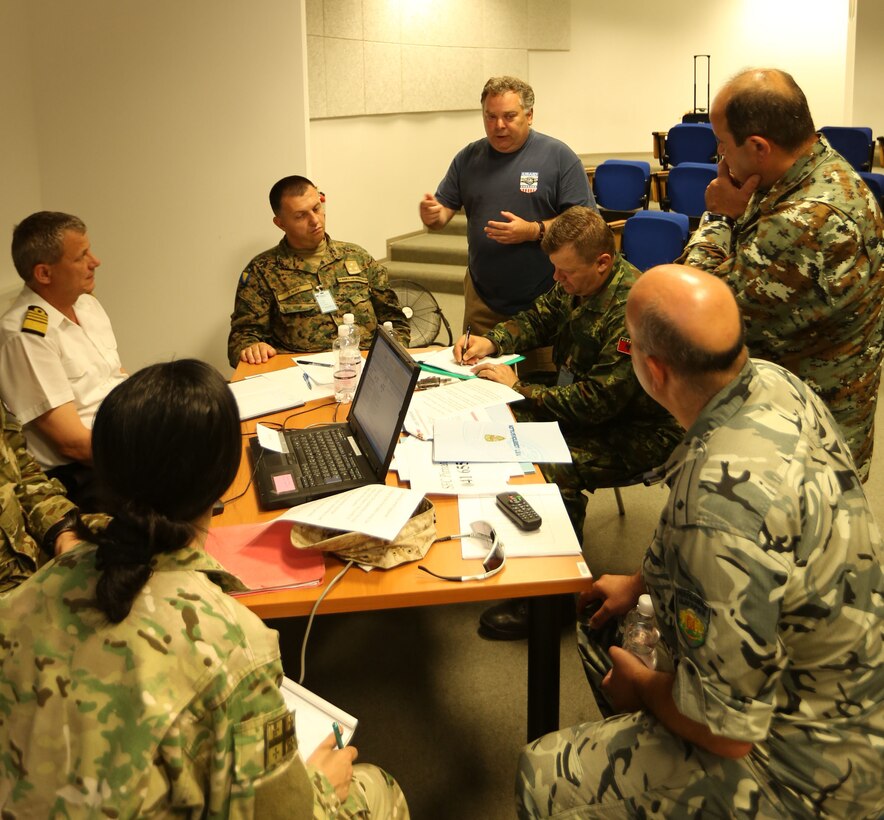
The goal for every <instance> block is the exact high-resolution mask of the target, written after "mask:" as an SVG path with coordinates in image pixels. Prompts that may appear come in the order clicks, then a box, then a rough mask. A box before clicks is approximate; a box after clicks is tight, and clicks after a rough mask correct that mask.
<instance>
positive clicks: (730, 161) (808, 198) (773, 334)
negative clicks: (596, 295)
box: [681, 69, 884, 481]
mask: <svg viewBox="0 0 884 820" xmlns="http://www.w3.org/2000/svg"><path fill="white" fill-rule="evenodd" d="M710 117H711V120H712V127H713V128H714V129H715V134H716V136H717V137H718V141H719V152H720V153H721V154H722V157H723V159H722V160H721V162H720V163H719V172H718V177H717V179H715V180H713V181H712V182H711V183H710V184H709V187H708V189H707V190H706V207H707V209H708V210H707V212H706V213H705V214H704V215H703V217H702V219H701V223H700V227H699V228H698V230H697V231H696V232H695V233H694V235H693V237H692V238H691V240H690V242H689V243H688V247H687V249H686V252H685V254H684V256H683V257H682V259H681V261H683V262H684V263H685V264H688V265H692V266H695V267H699V268H702V269H703V270H706V271H708V272H710V273H714V274H715V275H716V276H719V277H721V278H722V279H723V280H724V281H725V282H727V283H728V284H729V285H730V286H731V288H732V289H733V291H734V292H735V293H736V296H737V302H738V304H739V305H740V309H741V311H742V313H743V317H744V319H745V320H746V344H747V345H748V347H749V353H750V354H751V355H752V356H755V357H758V358H763V359H768V360H770V361H773V362H776V363H777V364H780V365H782V366H783V367H785V368H786V369H788V370H791V371H792V372H793V373H795V375H797V376H799V377H801V378H802V379H803V380H804V381H805V382H807V384H808V385H810V387H811V388H813V390H814V391H815V392H816V393H817V394H818V395H819V396H820V398H822V400H823V401H824V402H825V403H826V405H827V406H828V408H829V410H830V411H831V412H832V415H833V416H834V417H835V421H837V422H838V425H839V426H840V427H841V432H842V433H843V434H844V438H845V440H846V441H847V444H848V446H849V447H850V450H851V453H852V454H853V457H854V460H855V461H856V466H857V469H858V471H859V474H860V477H861V478H862V479H863V481H865V480H866V478H867V477H868V473H869V466H870V462H871V458H872V445H873V439H874V422H875V406H876V402H877V396H878V385H879V382H880V375H881V361H882V357H884V331H882V324H884V315H882V311H881V306H882V300H884V269H882V265H881V263H882V257H884V220H882V216H881V210H880V208H879V206H878V203H877V202H876V200H875V197H874V196H873V195H872V193H871V192H870V191H869V189H868V187H867V186H866V185H865V183H864V182H863V181H862V179H861V178H860V177H859V175H858V174H857V173H856V172H855V171H854V170H853V168H851V166H850V165H849V164H848V163H847V162H846V161H845V160H844V159H842V158H841V156H840V155H839V154H837V153H836V152H835V151H833V150H832V148H831V147H830V146H829V144H828V143H827V142H826V140H825V139H824V138H823V137H819V136H817V134H816V133H815V132H814V126H813V120H812V118H811V116H810V110H809V109H808V106H807V100H806V99H805V97H804V94H803V93H802V91H801V89H800V88H799V87H798V86H797V84H796V83H795V81H794V80H793V79H792V77H791V76H790V75H788V74H786V73H784V72H781V71H777V70H774V69H750V70H747V71H744V72H741V73H740V74H738V75H737V76H736V77H734V78H733V79H732V80H730V81H729V82H728V83H727V84H726V85H725V87H724V88H723V89H722V90H721V91H720V92H719V93H718V95H717V96H716V97H715V100H714V101H713V103H712V109H711V112H710Z"/></svg>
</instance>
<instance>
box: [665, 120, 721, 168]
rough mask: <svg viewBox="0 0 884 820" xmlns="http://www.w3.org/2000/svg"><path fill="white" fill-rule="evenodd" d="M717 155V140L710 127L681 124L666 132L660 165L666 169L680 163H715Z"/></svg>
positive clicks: (702, 124)
mask: <svg viewBox="0 0 884 820" xmlns="http://www.w3.org/2000/svg"><path fill="white" fill-rule="evenodd" d="M717 153H718V140H716V139H715V133H714V132H713V131H712V126H711V125H708V124H706V123H703V122H694V123H685V122H683V123H679V124H678V125H673V126H672V128H670V129H669V131H668V132H667V134H666V142H665V144H664V149H663V157H662V159H661V164H662V165H663V167H664V168H667V167H668V166H670V165H680V164H681V163H682V162H715V161H716V158H717Z"/></svg>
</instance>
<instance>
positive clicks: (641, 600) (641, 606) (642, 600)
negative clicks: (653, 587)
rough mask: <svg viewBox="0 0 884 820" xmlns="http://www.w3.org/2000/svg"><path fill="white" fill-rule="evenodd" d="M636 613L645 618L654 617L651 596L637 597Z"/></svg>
mask: <svg viewBox="0 0 884 820" xmlns="http://www.w3.org/2000/svg"><path fill="white" fill-rule="evenodd" d="M638 611H639V612H640V613H641V614H642V615H644V616H645V618H652V617H654V603H653V601H651V596H650V595H648V594H647V593H645V594H644V595H639V596H638Z"/></svg>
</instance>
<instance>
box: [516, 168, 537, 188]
mask: <svg viewBox="0 0 884 820" xmlns="http://www.w3.org/2000/svg"><path fill="white" fill-rule="evenodd" d="M539 181H540V172H539V171H522V175H521V177H520V178H519V190H520V191H521V192H522V193H523V194H536V193H537V183H538V182H539Z"/></svg>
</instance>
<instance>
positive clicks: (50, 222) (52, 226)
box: [12, 211, 86, 282]
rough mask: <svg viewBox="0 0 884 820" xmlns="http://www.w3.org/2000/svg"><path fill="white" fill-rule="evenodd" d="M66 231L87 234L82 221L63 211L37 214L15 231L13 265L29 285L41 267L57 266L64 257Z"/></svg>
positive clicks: (13, 236) (22, 222) (29, 217)
mask: <svg viewBox="0 0 884 820" xmlns="http://www.w3.org/2000/svg"><path fill="white" fill-rule="evenodd" d="M66 231H75V232H76V233H81V234H82V233H86V225H85V224H84V222H83V220H82V219H80V218H79V217H76V216H72V215H71V214H65V213H61V212H60V211H37V213H35V214H31V215H30V216H28V217H25V218H24V219H23V220H22V221H21V222H19V223H18V225H16V226H15V228H14V230H13V231H12V263H13V264H14V265H15V269H16V270H17V271H18V275H19V276H21V278H22V279H24V280H25V282H29V281H30V280H31V277H32V276H33V275H34V268H35V267H37V265H54V264H55V263H56V262H58V260H59V259H61V255H62V253H64V235H65V232H66Z"/></svg>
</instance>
